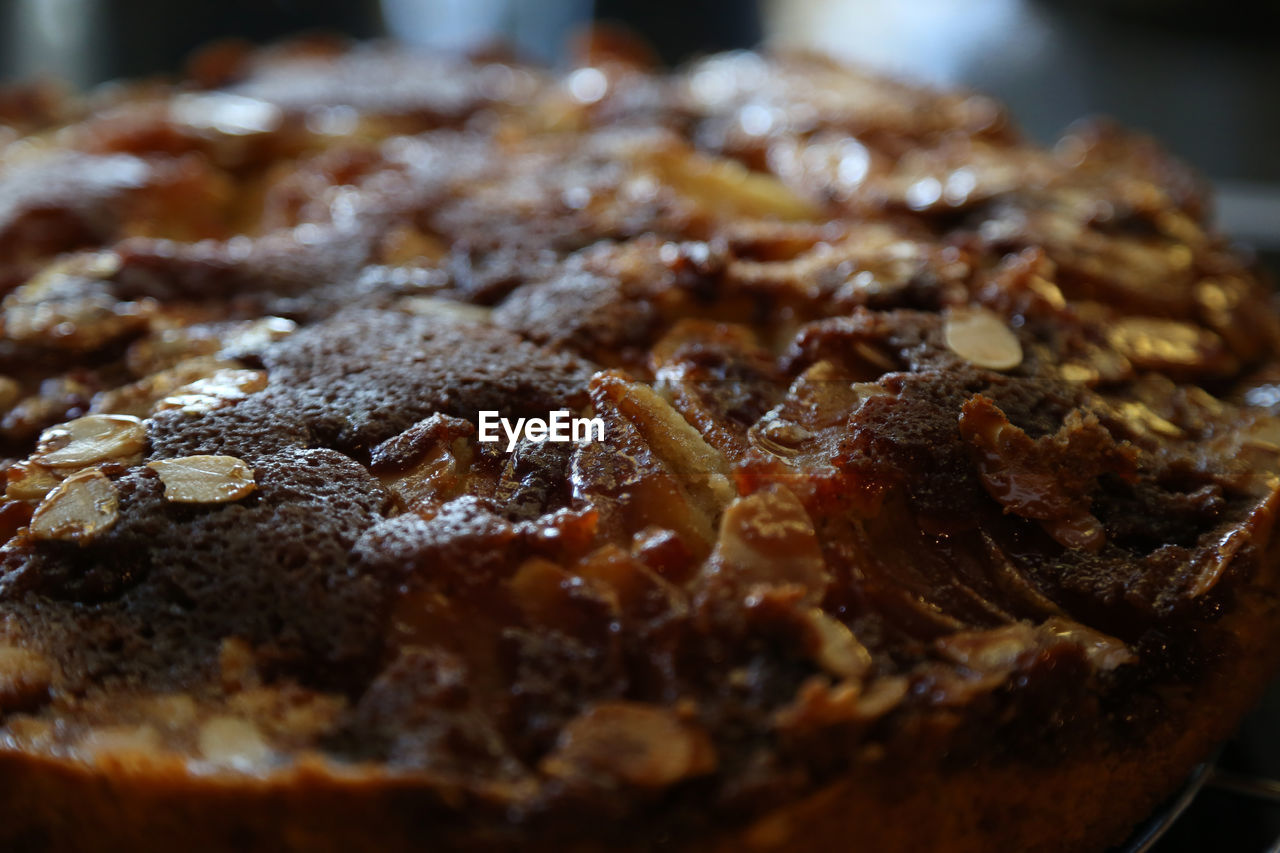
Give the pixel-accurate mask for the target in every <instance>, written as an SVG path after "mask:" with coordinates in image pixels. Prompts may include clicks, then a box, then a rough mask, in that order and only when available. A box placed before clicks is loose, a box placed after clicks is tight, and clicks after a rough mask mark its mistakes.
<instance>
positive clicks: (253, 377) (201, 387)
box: [155, 369, 267, 415]
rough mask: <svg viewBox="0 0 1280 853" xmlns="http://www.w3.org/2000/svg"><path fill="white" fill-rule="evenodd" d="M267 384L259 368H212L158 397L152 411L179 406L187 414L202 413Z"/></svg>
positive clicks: (235, 399) (258, 389)
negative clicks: (167, 393)
mask: <svg viewBox="0 0 1280 853" xmlns="http://www.w3.org/2000/svg"><path fill="white" fill-rule="evenodd" d="M266 387H267V374H266V372H265V371H262V370H231V369H224V370H218V371H215V372H214V373H213V374H211V375H209V376H206V377H204V378H203V379H197V380H196V381H194V382H191V383H189V384H187V385H184V386H182V387H181V388H178V389H176V390H175V391H174V392H173V393H172V394H170V395H169V396H167V397H165V398H164V399H162V400H160V402H158V403H157V404H156V408H155V410H156V411H157V412H163V411H165V410H167V409H182V411H184V412H186V413H187V414H190V415H203V414H208V413H209V412H212V411H213V410H214V409H220V408H222V407H223V406H225V405H228V404H229V403H234V402H236V401H237V400H242V399H244V398H245V397H247V396H249V395H250V394H254V393H256V392H258V391H261V390H262V389H263V388H266Z"/></svg>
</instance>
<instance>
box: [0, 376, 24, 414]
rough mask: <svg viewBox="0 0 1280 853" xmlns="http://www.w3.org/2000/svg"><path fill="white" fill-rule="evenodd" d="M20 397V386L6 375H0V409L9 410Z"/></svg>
mask: <svg viewBox="0 0 1280 853" xmlns="http://www.w3.org/2000/svg"><path fill="white" fill-rule="evenodd" d="M21 399H22V386H21V385H19V384H18V383H17V381H16V380H14V379H11V378H10V377H8V376H0V411H4V412H7V411H9V410H10V409H12V408H13V407H14V405H15V404H16V403H17V402H18V401H19V400H21Z"/></svg>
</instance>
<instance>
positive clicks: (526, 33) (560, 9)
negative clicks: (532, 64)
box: [382, 0, 592, 62]
mask: <svg viewBox="0 0 1280 853" xmlns="http://www.w3.org/2000/svg"><path fill="white" fill-rule="evenodd" d="M591 6H592V4H591V0H545V2H538V0H382V14H383V19H384V20H385V21H386V25H387V29H388V30H389V31H390V33H391V35H393V36H395V37H396V38H398V39H400V40H401V41H404V42H407V43H408V44H412V45H418V46H420V47H429V48H436V49H444V50H467V49H471V48H477V47H487V46H492V45H495V44H502V45H508V46H511V47H514V48H515V49H516V50H517V51H518V52H519V53H520V54H522V55H524V56H527V57H530V58H533V59H540V60H543V61H547V62H550V61H554V60H556V59H558V58H560V57H561V56H562V55H563V49H564V47H565V41H566V40H567V39H568V37H569V36H570V35H571V34H572V32H573V31H574V29H575V28H577V27H578V26H580V25H582V24H583V23H585V22H587V21H589V20H590V19H591Z"/></svg>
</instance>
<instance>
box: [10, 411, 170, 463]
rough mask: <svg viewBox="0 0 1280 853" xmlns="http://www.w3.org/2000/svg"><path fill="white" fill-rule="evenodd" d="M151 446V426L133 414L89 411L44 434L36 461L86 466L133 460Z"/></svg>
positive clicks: (33, 457) (41, 436) (35, 456)
mask: <svg viewBox="0 0 1280 853" xmlns="http://www.w3.org/2000/svg"><path fill="white" fill-rule="evenodd" d="M146 446H147V430H146V428H145V427H144V426H143V425H142V421H140V420H138V419H137V418H135V417H133V416H131V415H87V416H85V417H83V418H76V419H75V420H73V421H67V422H66V423H65V424H59V425H57V426H54V427H49V428H48V429H47V430H45V431H44V432H42V433H41V434H40V443H39V444H38V445H37V446H36V452H35V453H33V454H31V459H32V461H33V462H38V463H39V464H41V465H47V466H49V467H51V468H83V467H85V466H86V465H94V464H96V463H99V462H129V461H131V460H133V459H136V458H137V457H138V456H139V455H140V454H141V453H142V451H143V450H144V449H145V448H146Z"/></svg>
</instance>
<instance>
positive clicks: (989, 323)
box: [943, 308, 1022, 370]
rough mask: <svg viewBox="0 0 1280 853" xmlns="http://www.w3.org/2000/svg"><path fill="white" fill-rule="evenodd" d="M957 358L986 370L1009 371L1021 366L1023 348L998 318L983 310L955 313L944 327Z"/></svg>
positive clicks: (947, 341)
mask: <svg viewBox="0 0 1280 853" xmlns="http://www.w3.org/2000/svg"><path fill="white" fill-rule="evenodd" d="M943 336H944V338H945V340H946V343H947V346H948V347H949V348H950V349H951V351H952V352H954V353H955V354H956V355H958V356H960V357H961V358H963V359H964V360H965V361H967V362H969V363H970V364H973V365H975V366H977V367H985V368H987V369H988V370H1012V369H1013V368H1015V367H1017V366H1018V365H1019V364H1021V363H1022V344H1020V343H1018V338H1017V336H1016V335H1014V333H1013V332H1012V331H1010V329H1009V327H1008V326H1006V325H1005V323H1004V321H1003V320H1002V319H1000V317H999V316H998V315H996V314H994V313H992V312H991V311H988V310H987V309H985V308H962V309H957V310H955V311H953V312H952V313H951V315H950V316H948V317H947V320H946V324H945V325H944V326H943Z"/></svg>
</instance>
